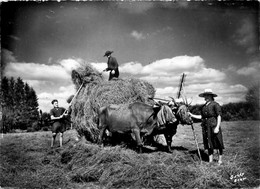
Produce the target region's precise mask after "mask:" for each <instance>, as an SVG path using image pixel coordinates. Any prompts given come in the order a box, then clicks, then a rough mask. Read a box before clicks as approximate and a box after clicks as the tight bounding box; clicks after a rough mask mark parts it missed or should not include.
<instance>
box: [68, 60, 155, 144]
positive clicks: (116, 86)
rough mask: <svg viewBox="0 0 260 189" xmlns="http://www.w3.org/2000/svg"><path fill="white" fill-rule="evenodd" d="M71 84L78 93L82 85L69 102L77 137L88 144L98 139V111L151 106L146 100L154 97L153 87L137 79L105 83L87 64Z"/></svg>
mask: <svg viewBox="0 0 260 189" xmlns="http://www.w3.org/2000/svg"><path fill="white" fill-rule="evenodd" d="M72 81H73V83H74V84H75V86H76V89H79V88H80V86H81V84H82V83H84V85H83V87H82V89H81V90H80V92H79V94H78V96H77V97H76V98H75V100H74V101H73V102H72V114H71V118H72V121H73V124H74V127H75V129H76V130H77V131H78V133H79V134H80V135H84V136H85V138H86V139H87V140H88V141H91V142H96V141H97V138H98V134H99V130H98V129H97V112H98V109H99V108H100V107H102V106H107V105H109V104H129V103H132V102H136V101H139V102H145V103H148V104H152V103H153V102H152V101H151V100H149V98H153V97H154V94H155V90H154V87H153V86H152V85H151V84H149V83H148V82H146V81H142V80H140V79H135V78H124V79H113V80H111V81H105V80H104V77H103V76H102V74H101V73H99V72H98V71H97V70H96V69H94V68H93V67H92V66H91V65H90V64H88V63H86V64H84V65H82V66H81V67H80V68H78V69H77V70H73V72H72Z"/></svg>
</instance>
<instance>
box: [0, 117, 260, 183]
mask: <svg viewBox="0 0 260 189" xmlns="http://www.w3.org/2000/svg"><path fill="white" fill-rule="evenodd" d="M194 127H195V130H196V134H197V137H198V140H199V147H200V149H201V152H203V150H202V149H203V145H202V139H201V128H200V126H199V124H195V126H194ZM222 128H223V137H224V143H225V147H226V149H225V151H224V164H223V165H221V166H216V165H209V164H208V163H207V162H205V161H203V162H202V164H200V163H199V160H198V157H197V155H196V145H195V142H194V139H193V134H192V130H191V128H190V126H182V125H179V126H178V131H177V134H176V135H175V136H174V138H173V144H172V148H173V149H174V152H173V153H172V154H169V153H165V152H162V151H154V152H150V153H143V154H137V153H136V152H135V151H133V150H131V149H128V148H125V147H122V146H114V147H105V148H101V147H99V146H98V145H96V144H91V143H88V142H86V141H84V140H83V139H82V140H81V141H79V142H76V140H75V137H76V132H75V130H69V131H66V133H65V136H64V146H63V147H62V148H59V147H57V146H56V147H55V148H53V149H51V148H50V142H51V132H36V133H20V134H4V135H3V137H2V136H1V137H0V149H1V151H0V158H1V159H0V186H1V187H17V188H159V187H163V188H256V187H259V186H260V180H259V179H260V173H259V170H260V163H259V162H260V161H259V160H260V159H259V156H260V155H259V154H260V153H259V145H260V142H259V129H260V122H259V121H244V122H223V123H222ZM56 145H58V142H57V143H56ZM241 173H244V175H243V178H244V179H243V180H242V181H237V180H236V182H235V179H230V177H231V176H232V175H233V177H234V176H235V175H239V174H241Z"/></svg>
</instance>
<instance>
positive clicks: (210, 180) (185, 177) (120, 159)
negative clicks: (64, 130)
mask: <svg viewBox="0 0 260 189" xmlns="http://www.w3.org/2000/svg"><path fill="white" fill-rule="evenodd" d="M63 159H67V161H66V164H67V169H68V170H69V173H68V177H69V178H70V179H71V181H72V182H76V183H82V184H83V183H89V182H91V183H92V182H93V183H98V184H99V186H102V187H105V188H232V187H247V186H249V184H250V182H251V181H250V180H247V181H244V182H237V183H236V182H233V181H232V180H230V176H231V175H232V174H237V173H239V172H245V171H246V170H243V168H242V167H241V165H242V164H243V161H244V159H238V157H236V159H231V160H230V161H229V162H227V163H226V165H225V166H216V164H215V165H214V166H211V165H210V164H208V163H207V162H202V163H201V164H200V163H199V161H198V160H197V159H196V158H195V159H194V156H193V155H192V153H191V152H189V151H177V150H176V151H174V153H173V154H169V153H165V152H154V153H150V154H138V153H136V152H134V151H132V150H129V149H125V148H123V147H120V146H115V147H105V148H100V147H98V146H97V145H95V144H87V143H86V142H85V141H80V142H79V143H78V144H77V145H76V146H74V147H68V148H67V149H64V151H63Z"/></svg>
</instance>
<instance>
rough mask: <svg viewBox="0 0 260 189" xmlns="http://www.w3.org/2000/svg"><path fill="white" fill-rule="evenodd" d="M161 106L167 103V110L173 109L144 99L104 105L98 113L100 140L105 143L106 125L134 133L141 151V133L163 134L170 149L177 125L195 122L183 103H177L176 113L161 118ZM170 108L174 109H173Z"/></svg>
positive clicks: (107, 127)
mask: <svg viewBox="0 0 260 189" xmlns="http://www.w3.org/2000/svg"><path fill="white" fill-rule="evenodd" d="M175 105H176V104H175ZM162 107H165V110H168V109H170V108H169V106H167V105H164V106H159V107H153V106H150V105H147V104H144V103H141V102H134V103H132V104H129V105H109V106H105V107H101V108H100V109H99V114H98V118H99V120H98V129H100V135H99V143H102V141H103V135H104V133H105V131H106V129H107V130H108V131H110V132H111V133H114V132H118V133H133V134H134V136H135V140H136V143H137V148H138V150H139V152H142V146H143V142H142V137H146V136H155V135H157V134H164V136H165V138H166V141H167V147H168V148H167V149H168V151H171V143H172V137H173V135H175V134H176V129H177V125H178V124H179V123H182V124H192V119H191V117H190V115H189V114H188V109H187V106H185V105H181V106H177V107H176V106H174V107H175V109H173V111H175V112H174V113H175V115H176V117H175V116H174V117H170V118H168V119H166V120H164V121H163V120H160V121H159V116H158V112H159V111H160V110H161V109H162ZM170 111H171V113H172V109H170ZM172 115H173V114H172ZM159 123H160V124H159Z"/></svg>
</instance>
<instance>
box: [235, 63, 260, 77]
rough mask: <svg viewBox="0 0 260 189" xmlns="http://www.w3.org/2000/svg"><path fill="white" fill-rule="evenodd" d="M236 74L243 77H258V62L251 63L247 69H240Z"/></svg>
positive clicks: (259, 67) (259, 65) (259, 70)
mask: <svg viewBox="0 0 260 189" xmlns="http://www.w3.org/2000/svg"><path fill="white" fill-rule="evenodd" d="M237 73H238V74H239V75H244V76H255V77H259V73H260V62H258V61H254V62H251V63H250V64H249V65H248V66H247V67H242V68H240V69H238V70H237Z"/></svg>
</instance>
